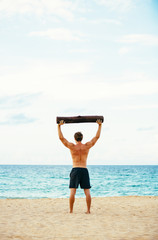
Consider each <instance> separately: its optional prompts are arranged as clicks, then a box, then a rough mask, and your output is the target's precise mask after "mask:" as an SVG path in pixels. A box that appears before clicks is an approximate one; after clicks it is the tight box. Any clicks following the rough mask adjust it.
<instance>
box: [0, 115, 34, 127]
mask: <svg viewBox="0 0 158 240" xmlns="http://www.w3.org/2000/svg"><path fill="white" fill-rule="evenodd" d="M36 120H37V119H35V118H30V117H27V116H25V114H23V113H19V114H16V115H12V116H10V117H8V119H7V120H5V121H0V125H19V124H29V123H33V122H35V121H36Z"/></svg>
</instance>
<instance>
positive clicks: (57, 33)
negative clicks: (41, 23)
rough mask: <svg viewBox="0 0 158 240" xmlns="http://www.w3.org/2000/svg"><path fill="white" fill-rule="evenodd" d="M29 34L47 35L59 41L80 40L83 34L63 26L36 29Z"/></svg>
mask: <svg viewBox="0 0 158 240" xmlns="http://www.w3.org/2000/svg"><path fill="white" fill-rule="evenodd" d="M29 36H40V37H47V38H51V39H53V40H61V41H82V40H83V37H84V35H83V34H82V33H81V32H80V31H72V30H69V29H65V28H54V29H48V30H46V31H37V32H31V33H29Z"/></svg>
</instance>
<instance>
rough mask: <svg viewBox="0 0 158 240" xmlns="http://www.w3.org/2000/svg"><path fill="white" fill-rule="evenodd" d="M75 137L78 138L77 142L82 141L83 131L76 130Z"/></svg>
mask: <svg viewBox="0 0 158 240" xmlns="http://www.w3.org/2000/svg"><path fill="white" fill-rule="evenodd" d="M74 138H75V140H76V141H77V142H81V141H82V139H83V134H82V133H81V132H76V133H75V134H74Z"/></svg>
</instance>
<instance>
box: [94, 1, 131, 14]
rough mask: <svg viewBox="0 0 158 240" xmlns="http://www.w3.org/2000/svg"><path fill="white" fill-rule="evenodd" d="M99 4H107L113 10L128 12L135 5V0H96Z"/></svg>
mask: <svg viewBox="0 0 158 240" xmlns="http://www.w3.org/2000/svg"><path fill="white" fill-rule="evenodd" d="M95 1H96V3H97V4H100V5H103V6H106V7H108V8H110V9H111V10H113V11H121V12H126V11H129V10H130V9H131V8H133V7H134V5H135V1H134V0H95Z"/></svg>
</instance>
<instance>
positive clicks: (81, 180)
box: [69, 167, 91, 189]
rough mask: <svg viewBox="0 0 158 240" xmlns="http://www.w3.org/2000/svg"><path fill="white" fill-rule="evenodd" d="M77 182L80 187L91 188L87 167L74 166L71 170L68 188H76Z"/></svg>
mask: <svg viewBox="0 0 158 240" xmlns="http://www.w3.org/2000/svg"><path fill="white" fill-rule="evenodd" d="M79 184H80V187H81V188H82V189H89V188H91V186H90V179H89V173H88V169H87V168H80V167H76V168H73V169H72V170H71V172H70V185H69V188H78V185H79Z"/></svg>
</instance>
